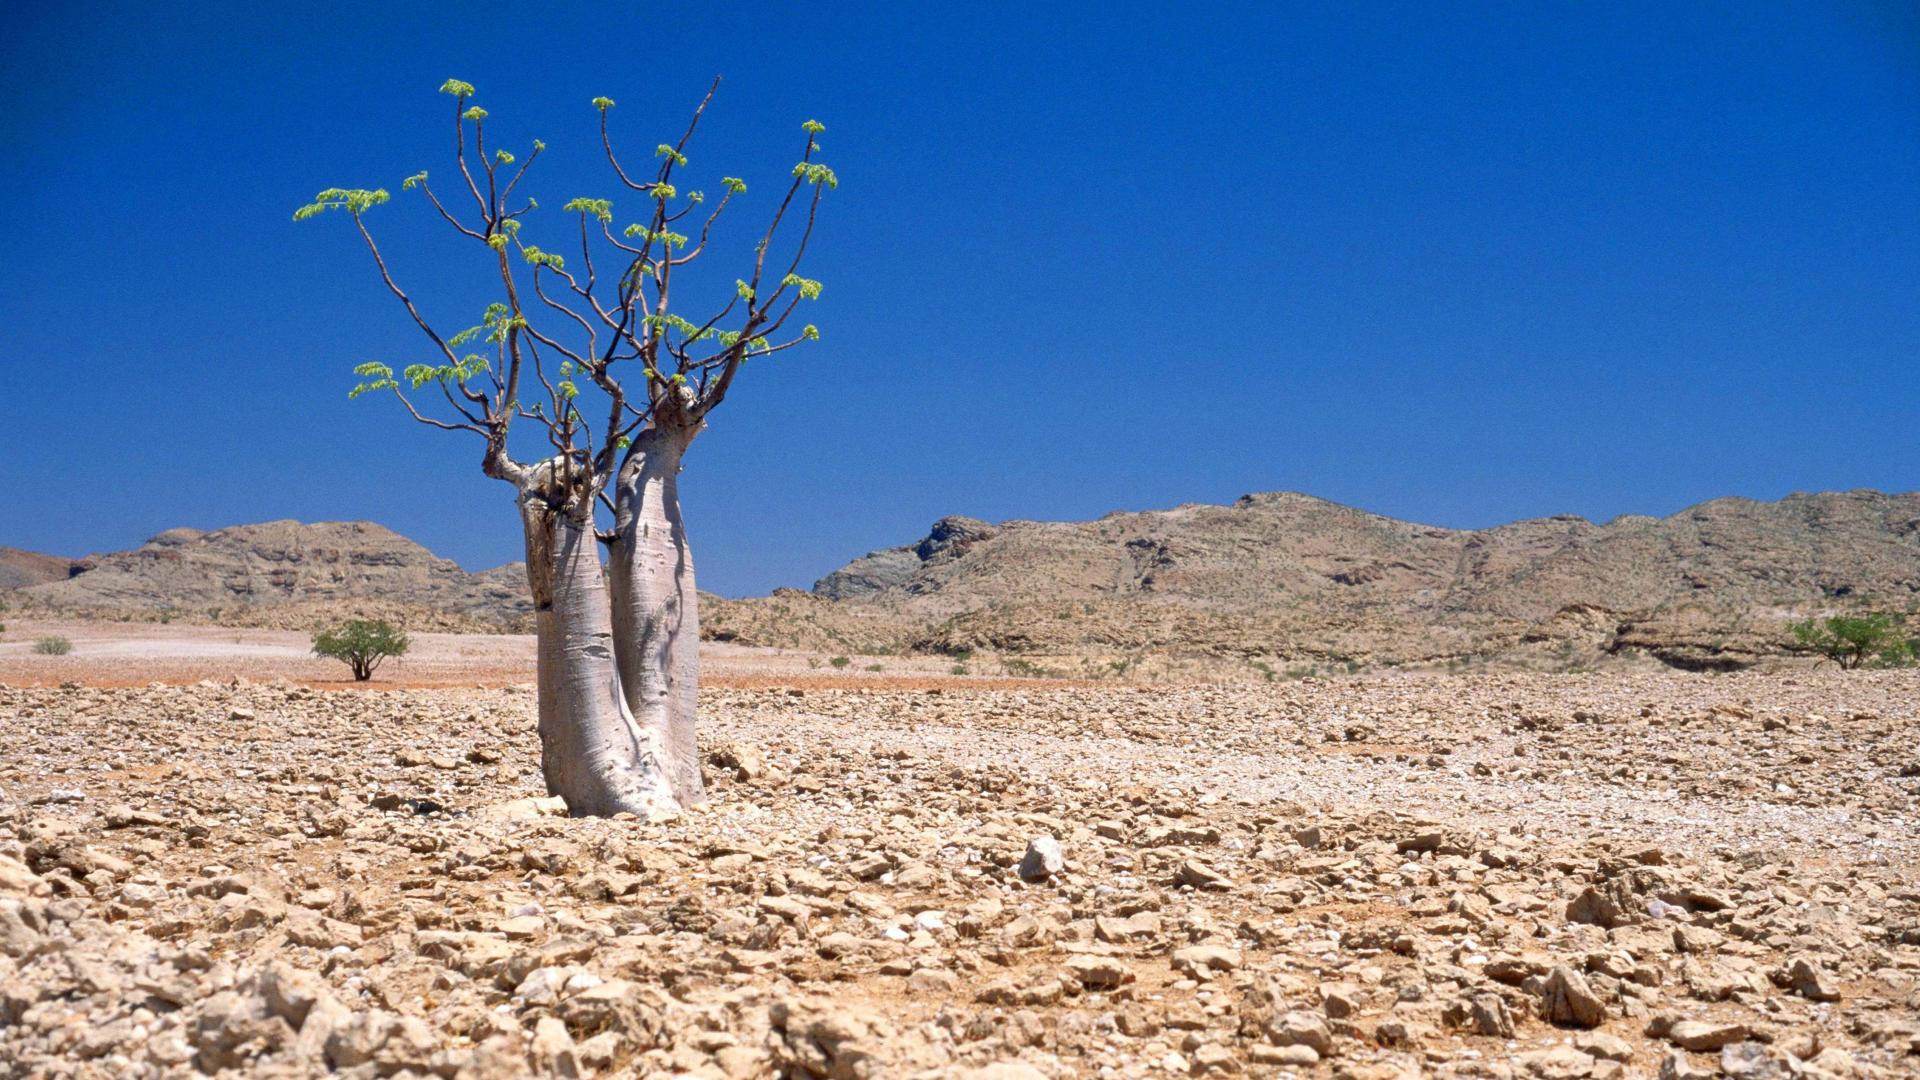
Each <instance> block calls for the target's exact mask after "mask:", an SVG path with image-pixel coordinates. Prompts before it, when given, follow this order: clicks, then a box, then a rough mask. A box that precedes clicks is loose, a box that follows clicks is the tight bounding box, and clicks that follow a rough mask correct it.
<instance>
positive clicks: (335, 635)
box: [313, 619, 411, 682]
mask: <svg viewBox="0 0 1920 1080" xmlns="http://www.w3.org/2000/svg"><path fill="white" fill-rule="evenodd" d="M410 644H411V643H410V642H409V641H408V640H407V635H406V633H405V632H404V631H402V630H401V629H400V628H399V627H396V626H394V625H393V624H392V623H390V622H387V621H385V620H383V619H350V620H348V621H347V622H344V623H342V624H340V625H339V626H336V627H333V628H331V629H328V630H322V631H320V632H319V633H317V634H315V635H313V654H314V655H315V656H324V657H326V658H328V659H330V660H340V661H343V662H344V663H345V664H346V665H347V666H348V667H349V668H351V669H352V670H353V679H354V681H355V682H366V681H367V680H368V679H371V678H373V673H374V672H375V671H377V670H379V668H380V665H381V663H383V662H384V661H385V660H386V659H387V658H388V657H390V656H404V655H406V652H407V647H408V646H409V645H410Z"/></svg>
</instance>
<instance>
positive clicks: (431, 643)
mask: <svg viewBox="0 0 1920 1080" xmlns="http://www.w3.org/2000/svg"><path fill="white" fill-rule="evenodd" d="M9 621H10V623H11V625H10V626H9V629H8V633H7V634H6V636H5V637H4V639H0V735H3V736H4V739H5V746H6V752H5V753H4V755H0V1074H4V1075H8V1076H21V1077H103V1078H105V1077H114V1078H118V1077H158V1076H186V1075H196V1074H211V1073H221V1072H225V1073H227V1074H228V1075H246V1076H289V1077H297V1076H308V1075H318V1074H322V1073H325V1072H327V1071H329V1070H333V1071H335V1072H337V1073H339V1074H344V1075H351V1076H367V1077H371V1076H414V1077H426V1076H443V1077H520V1076H528V1075H538V1076H549V1075H552V1076H589V1075H601V1074H606V1075H689V1076H699V1077H755V1076H767V1075H785V1076H794V1077H893V1076H909V1077H912V1076H924V1077H945V1076H965V1075H974V1076H981V1077H1000V1078H1015V1077H1034V1076H1046V1077H1066V1076H1082V1075H1090V1076H1091V1075H1104V1076H1116V1077H1123V1076H1141V1075H1146V1076H1152V1075H1248V1076H1276V1077H1277V1076H1294V1077H1302V1078H1304V1077H1355V1078H1360V1077H1366V1078H1376V1077H1377V1078H1383V1080H1384V1078H1389V1077H1414V1076H1484V1077H1540V1078H1564V1080H1577V1078H1581V1077H1595V1078H1605V1077H1637V1076H1648V1077H1651V1076H1656V1075H1658V1076H1662V1077H1710V1076H1720V1075H1725V1076H1732V1077H1739V1078H1747V1080H1766V1078H1787V1077H1813V1078H1827V1077H1896V1076H1913V1075H1920V829H1917V828H1916V822H1920V718H1917V716H1916V713H1917V711H1920V678H1916V675H1915V673H1913V672H1912V671H1886V672H1863V673H1841V672H1838V671H1835V670H1833V669H1831V668H1825V669H1821V670H1818V671H1815V670H1811V669H1807V668H1804V667H1802V668H1799V669H1788V670H1781V671H1774V672H1742V673H1733V674H1697V673H1683V672H1677V671H1671V670H1656V669H1653V668H1648V669H1646V670H1616V671H1609V672H1605V673H1586V674H1542V673H1529V672H1509V673H1497V672H1474V673H1461V674H1444V673H1410V672H1368V673H1362V674H1360V675H1357V676H1352V677H1344V676H1343V677H1337V678H1308V679H1291V680H1290V679H1278V680H1275V681H1272V682H1255V683H1238V684H1231V685H1226V684H1205V683H1197V682H1164V683H1138V684H1132V683H1125V682H1119V681H1104V682H1092V681H1067V680H1051V681H1047V680H1026V681H1014V680H1007V679H1002V678H987V677H982V676H979V675H973V676H968V677H956V676H954V675H952V674H951V673H950V664H951V660H950V658H936V657H928V658H914V659H907V658H901V657H884V658H878V659H875V660H873V661H872V662H873V663H878V664H879V665H880V666H881V668H882V670H880V671H868V670H866V669H867V668H868V667H869V666H870V663H869V658H859V659H857V660H854V661H852V662H850V663H848V664H846V665H845V666H844V667H834V666H833V665H832V664H831V663H830V659H831V658H830V657H829V656H827V655H826V654H810V653H799V652H788V653H777V652H774V651H771V650H759V649H748V648H744V647H739V646H731V647H728V646H720V647H715V648H712V649H710V652H709V655H708V657H707V670H708V677H707V683H708V688H707V689H706V690H705V691H704V692H703V697H702V705H703V709H704V720H703V723H704V725H705V728H704V731H705V735H704V745H705V747H706V762H707V769H708V772H709V776H710V779H711V790H712V797H711V799H710V800H709V801H708V802H706V803H705V804H703V805H700V806H698V807H696V808H694V809H692V810H690V811H688V812H687V813H686V814H685V815H684V816H682V817H681V818H679V819H677V820H674V821H671V822H667V823H663V824H642V823H639V822H637V821H628V820H575V819H569V818H566V817H563V816H558V815H557V814H556V813H555V810H554V807H553V806H552V805H551V804H550V803H549V802H548V801H546V800H543V799H541V798H540V796H541V795H543V794H544V792H543V790H542V788H541V785H540V778H539V777H540V774H539V768H538V761H537V753H538V742H537V739H536V737H535V735H534V731H533V717H534V700H533V694H532V692H531V685H530V681H531V664H530V660H529V657H530V655H531V651H530V645H529V644H528V642H527V639H524V638H518V637H513V636H505V635H487V636H463V635H454V634H447V635H439V634H421V635H418V637H419V644H418V646H417V647H416V651H415V654H414V655H412V656H410V657H409V658H407V660H406V661H405V662H404V663H401V664H395V665H393V666H391V667H390V668H387V669H383V670H382V672H381V675H380V678H379V679H378V680H376V681H375V682H374V683H372V684H364V685H362V686H359V687H350V686H349V685H348V684H342V683H339V682H337V681H335V680H337V679H338V678H339V677H340V674H341V672H342V670H343V669H340V668H338V667H337V666H335V665H328V664H323V663H322V662H320V661H317V660H313V659H311V658H309V657H306V656H304V655H303V653H304V642H305V635H304V634H300V633H296V632H284V631H272V630H226V629H221V628H206V627H197V628H182V627H179V626H163V625H158V624H112V623H62V624H53V623H38V622H32V621H20V620H18V618H17V612H16V615H15V617H10V620H9ZM45 632H61V633H64V634H66V635H67V636H69V637H70V638H71V639H72V641H73V642H74V650H73V652H72V653H71V654H70V655H67V656H57V657H56V656H40V655H36V654H34V653H32V652H31V651H30V650H29V649H28V648H26V647H25V643H26V642H28V641H31V640H32V638H33V637H34V636H35V635H37V634H41V633H45Z"/></svg>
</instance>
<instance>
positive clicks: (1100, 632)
mask: <svg viewBox="0 0 1920 1080" xmlns="http://www.w3.org/2000/svg"><path fill="white" fill-rule="evenodd" d="M1917 602H1920V493H1912V494H1904V495H1886V494H1881V493H1879V492H1874V491H1853V492H1831V493H1822V494H1816V495H1793V496H1789V497H1788V498H1786V499H1782V500H1780V501H1778V502H1758V501H1754V500H1749V499H1732V498H1730V499H1716V500H1714V501H1712V502H1706V503H1702V504H1700V505H1698V506H1695V507H1692V508H1689V509H1687V510H1683V511H1681V512H1680V513H1677V514H1674V515H1672V516H1671V517H1666V518H1651V517H1623V518H1619V519H1617V520H1615V521H1612V522H1609V523H1607V524H1605V525H1596V524H1594V523H1592V522H1589V521H1587V520H1585V519H1583V518H1579V517H1573V516H1563V517H1554V518H1546V519H1540V520H1534V521H1521V522H1516V523H1514V524H1511V525H1504V526H1500V527H1498V528H1492V529H1483V530H1456V529H1442V528H1435V527H1432V526H1427V525H1417V524H1413V523H1409V522H1404V521H1396V520H1393V519H1391V518H1385V517H1381V516H1379V515H1376V514H1369V513H1366V512H1364V511H1361V510H1355V509H1352V508H1350V507H1345V506H1340V505H1337V504H1334V503H1330V502H1327V501H1325V500H1322V499H1316V498H1313V497H1311V496H1307V495H1300V494H1294V493H1284V492H1283V493H1274V494H1259V495H1248V496H1246V497H1244V498H1242V499H1240V500H1239V501H1237V502H1235V503H1234V504H1233V505H1231V506H1207V505H1187V506H1181V507H1178V508H1176V509H1173V510H1164V511H1149V512H1144V513H1117V514H1110V515H1108V516H1106V517H1103V518H1101V519H1099V520H1097V521H1089V522H1033V521H1011V522H1007V523H1005V524H1002V525H990V524H988V523H986V522H983V521H977V520H974V519H970V518H958V517H955V518H945V519H943V520H941V521H939V522H937V523H935V525H934V526H933V528H932V530H931V531H930V532H929V533H928V535H927V536H926V537H925V538H924V539H922V540H920V541H919V542H917V543H914V544H910V545H906V546H903V547H898V548H889V549H887V550H884V551H878V552H874V553H872V554H870V555H867V556H865V557H863V558H860V559H856V560H854V561H853V562H851V563H849V564H848V565H846V566H845V567H842V568H841V569H840V570H837V571H835V572H833V573H832V574H829V575H827V576H826V577H825V578H822V579H821V580H820V581H819V582H818V583H817V584H816V585H815V586H814V589H813V592H812V594H810V595H805V594H798V593H786V594H784V595H777V596H774V597H769V598H766V599H764V600H756V601H750V602H746V604H745V606H744V608H742V609H734V608H729V609H726V610H723V611H719V612H716V613H715V614H714V615H712V616H710V617H709V618H708V624H709V630H710V631H712V632H714V633H717V634H722V635H727V634H731V635H732V636H734V637H735V638H736V639H737V640H741V641H758V642H762V643H768V644H775V643H779V644H787V643H791V644H796V645H799V644H808V645H817V643H818V642H819V641H821V640H827V641H839V642H841V643H843V644H845V645H846V646H848V647H859V648H866V649H875V648H885V647H888V646H892V647H897V648H907V649H916V650H933V651H944V652H949V653H956V654H958V653H965V652H967V651H969V650H992V651H995V652H1000V653H1024V654H1037V655H1048V656H1071V655H1085V654H1088V653H1096V654H1105V655H1111V656H1118V657H1125V656H1128V655H1134V654H1140V653H1148V652H1166V651H1187V652H1195V653H1204V654H1211V655H1218V656H1230V657H1239V658H1242V659H1244V660H1246V661H1247V662H1249V663H1254V664H1264V663H1268V662H1273V663H1290V662H1293V661H1313V662H1322V663H1325V662H1331V663H1365V664H1380V663H1385V664H1404V663H1445V662H1460V661H1463V660H1469V659H1473V658H1484V657H1494V656H1502V657H1511V656H1514V655H1516V654H1538V655H1542V656H1559V657H1562V658H1564V659H1565V660H1566V661H1567V662H1569V663H1570V664H1571V663H1577V662H1581V661H1583V660H1588V659H1595V658H1598V657H1600V656H1602V655H1605V654H1609V653H1613V654H1618V653H1622V652H1636V653H1645V654H1648V655H1652V656H1655V657H1657V658H1659V659H1661V660H1664V661H1666V662H1668V663H1671V664H1675V665H1678V666H1684V667H1693V668H1708V669H1712V668H1734V667H1740V666H1745V665H1747V664H1750V663H1752V662H1753V661H1754V660H1756V659H1757V658H1759V657H1761V656H1765V655H1768V654H1772V653H1777V652H1779V651H1780V649H1781V648H1782V646H1783V645H1784V642H1783V641H1782V630H1783V627H1784V624H1785V623H1786V621H1787V620H1788V619H1789V618H1790V617H1792V616H1794V615H1796V614H1805V613H1812V612H1816V611H1822V610H1833V609H1838V608H1846V607H1853V606H1874V607H1879V608H1885V609H1891V610H1896V611H1901V612H1905V611H1909V610H1911V609H1913V608H1914V607H1915V606H1916V603H1917Z"/></svg>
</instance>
